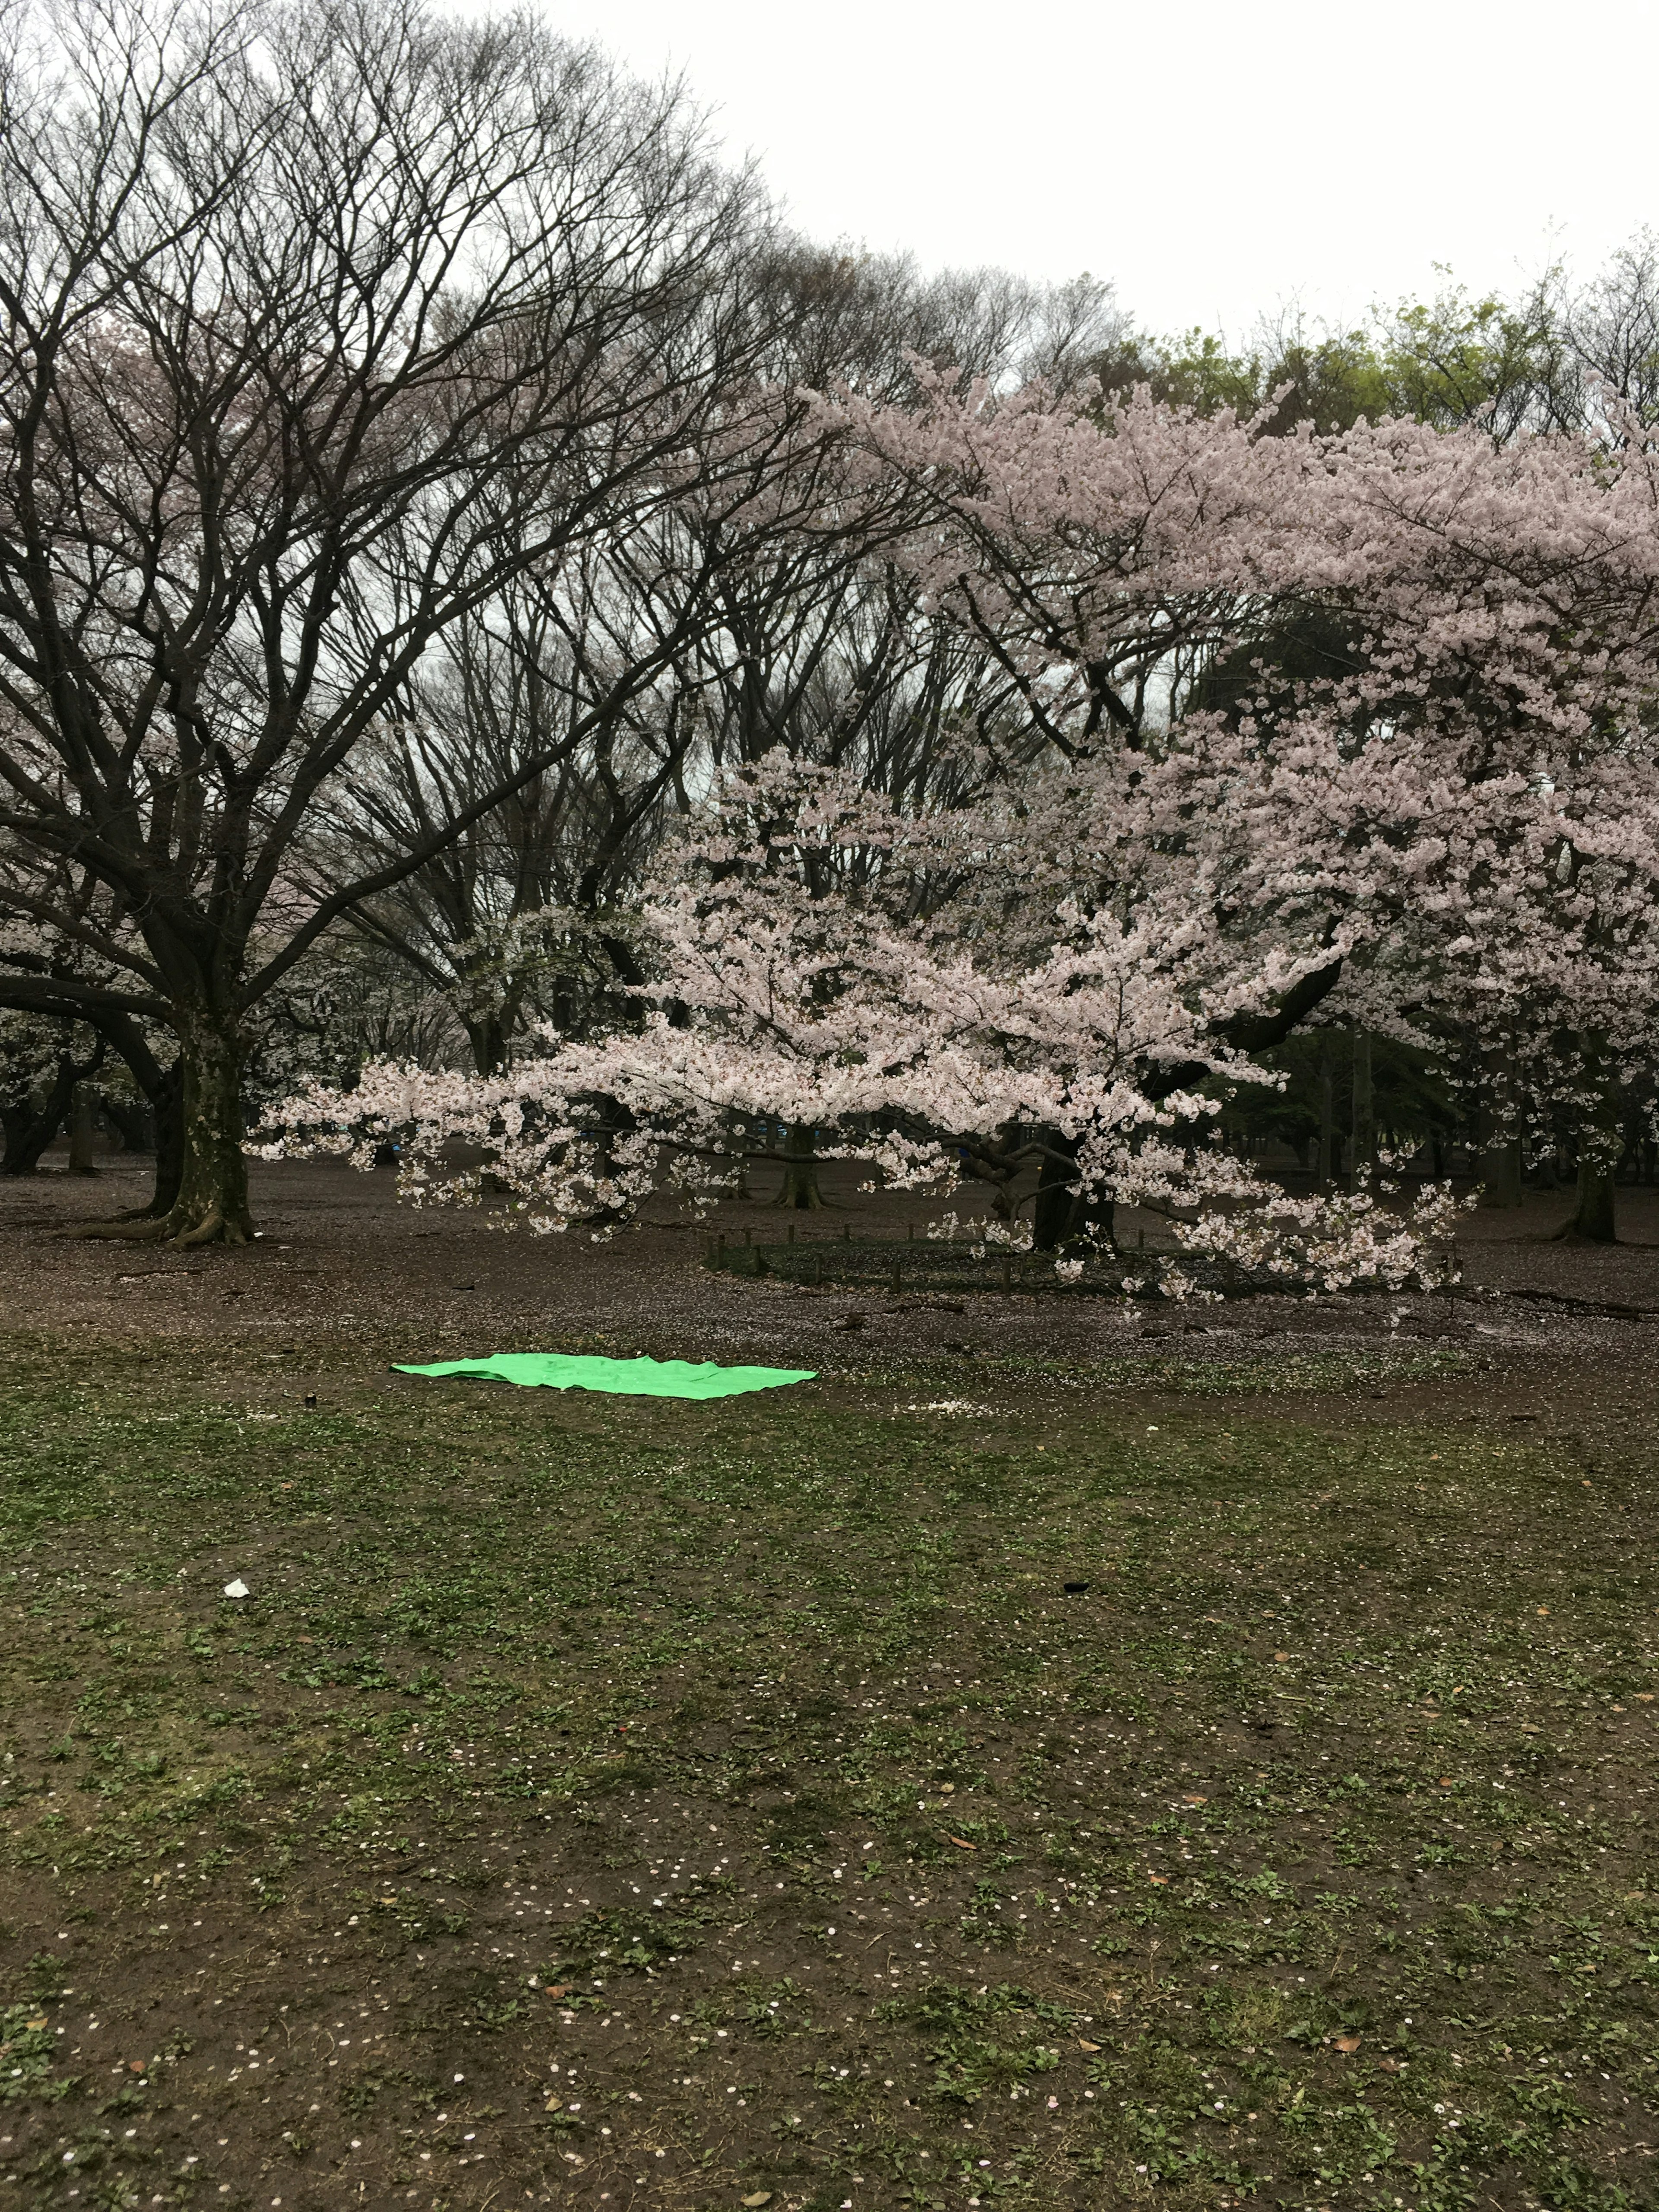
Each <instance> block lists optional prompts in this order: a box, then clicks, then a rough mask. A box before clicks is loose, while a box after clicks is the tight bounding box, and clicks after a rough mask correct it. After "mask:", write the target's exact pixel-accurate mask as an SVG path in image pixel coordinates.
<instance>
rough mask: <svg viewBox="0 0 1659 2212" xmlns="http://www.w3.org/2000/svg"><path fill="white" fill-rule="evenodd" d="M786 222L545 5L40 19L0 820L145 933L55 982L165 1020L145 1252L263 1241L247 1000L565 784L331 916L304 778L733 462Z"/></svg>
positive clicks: (52, 895) (12, 106)
mask: <svg viewBox="0 0 1659 2212" xmlns="http://www.w3.org/2000/svg"><path fill="white" fill-rule="evenodd" d="M766 220H767V218H766V216H765V211H764V210H763V207H762V205H761V204H760V203H759V201H758V198H757V194H756V192H755V191H754V188H753V186H752V185H751V184H750V181H749V180H748V179H745V178H744V177H741V176H738V177H733V176H730V175H727V174H726V173H722V172H720V170H719V169H718V168H717V167H714V165H713V164H712V163H711V161H710V160H709V159H708V155H707V154H706V152H705V150H704V148H703V145H702V140H701V137H700V132H699V127H698V125H697V122H696V118H695V117H693V116H691V115H690V114H689V113H688V112H687V110H686V109H685V106H684V102H683V100H681V98H680V96H679V94H678V92H677V91H676V90H675V89H674V88H672V87H667V88H657V89H648V88H641V87H640V86H639V85H637V84H635V83H633V82H629V81H628V80H626V79H624V78H622V77H620V76H618V75H617V73H616V72H615V71H614V70H611V69H610V68H609V67H608V66H607V65H606V64H605V63H604V62H603V61H602V60H600V59H599V58H598V57H597V56H596V55H595V54H594V53H593V52H591V51H589V50H587V49H585V48H581V47H577V46H571V45H569V44H568V43H567V42H564V41H562V40H558V39H556V38H554V37H552V36H550V35H549V34H547V33H544V32H543V31H541V30H539V29H538V28H537V27H534V26H533V25H532V24H531V23H530V22H529V21H526V19H523V18H512V19H506V20H501V21H486V22H482V23H478V24H471V25H460V24H455V23H451V22H447V21H441V20H438V19H436V18H434V17H431V16H428V15H426V14H425V13H423V12H422V9H421V8H420V7H419V5H418V4H416V0H345V4H339V5H325V6H322V7H314V6H313V7H307V8H301V7H298V6H289V7H278V8H276V9H258V10H255V9H252V8H250V9H247V10H246V12H239V11H238V10H236V9H234V8H233V9H211V10H210V9H204V10H201V11H197V9H193V8H192V7H191V6H189V5H185V4H179V5H171V6H167V7H165V8H163V9H160V10H159V11H158V10H156V9H149V10H147V9H146V8H145V6H143V5H142V4H141V5H139V6H137V7H128V6H126V5H124V4H121V0H107V4H100V0H92V4H85V5H71V6H70V7H68V8H65V9H62V10H59V11H57V12H53V13H49V14H48V13H37V14H33V15H22V16H21V17H15V18H14V19H12V23H11V26H10V28H9V43H8V45H7V46H6V49H5V51H4V52H3V56H0V441H3V447H0V717H3V726H0V829H3V830H5V831H6V832H8V833H9V837H10V840H11V843H12V847H13V849H14V851H15V854H17V855H18V856H19V865H18V866H16V867H15V868H14V870H13V872H12V880H11V884H10V887H9V908H10V911H11V912H12V914H13V915H17V916H21V917H24V918H32V919H33V920H34V921H37V922H39V923H40V925H42V926H43V927H56V926H58V925H60V924H61V923H62V922H63V921H64V914H63V910H62V905H61V901H60V900H59V898H58V891H57V889H56V886H57V885H58V884H59V883H60V881H61V880H62V876H63V872H64V869H65V868H66V867H67V868H68V869H69V870H70V873H71V874H73V875H79V876H84V877H85V878H89V879H91V880H93V881H94V882H96V883H97V884H100V885H101V886H103V887H105V888H106V889H107V890H109V891H110V892H111V893H112V896H114V898H115V899H116V901H117V902H118V906H119V908H120V918H121V921H122V925H123V926H122V927H121V928H119V929H118V930H117V931H114V932H110V933H100V932H99V931H97V930H95V929H91V930H90V932H89V935H88V949H89V950H90V951H93V952H94V953H95V954H96V956H97V957H99V958H100V960H102V961H104V962H106V963H107V965H108V967H109V968H110V969H111V970H112V973H113V975H114V977H115V980H114V981H102V980H100V981H99V983H98V984H97V986H96V987H95V988H94V987H92V986H90V985H84V984H79V983H77V982H76V979H75V978H73V977H61V976H60V977H58V978H57V979H56V980H55V984H54V988H55V990H56V993H57V995H58V999H60V1000H62V1002H63V1004H62V1006H61V1007H60V1008H58V1009H57V1010H59V1011H69V1012H82V1014H85V1015H90V1014H91V1013H92V1012H94V1011H101V1012H103V1013H104V1014H105V1015H106V1016H108V1017H109V1018H122V1017H125V1018H131V1019H132V1020H134V1021H136V1022H143V1021H154V1020H158V1019H159V1020H161V1021H164V1022H165V1023H166V1024H168V1025H169V1027H170V1028H171V1029H172V1030H173V1032H174V1033H175V1034H176V1036H177V1038H178V1043H179V1074H180V1085H181V1092H182V1113H183V1132H182V1134H183V1152H182V1162H181V1171H180V1177H179V1188H178V1190H177V1192H176V1194H174V1195H173V1198H172V1200H171V1203H170V1204H169V1205H168V1206H167V1210H166V1211H165V1212H163V1213H161V1214H159V1215H158V1216H157V1217H156V1218H155V1220H154V1221H153V1222H151V1223H149V1224H147V1225H145V1230H146V1233H153V1234H156V1235H161V1236H169V1237H179V1238H183V1239H185V1240H189V1241H199V1240H205V1239H210V1238H216V1237H222V1238H225V1239H227V1240H228V1241H232V1242H236V1241H240V1240H241V1239H243V1238H245V1237H246V1236H247V1235H248V1234H249V1233H250V1221H249V1215H248V1208H247V1200H246V1175H245V1169H244V1165H243V1160H242V1153H241V1127H240V1098H239V1079H240V1066H241V1060H242V1055H243V1052H244V1048H245V1024H246V1018H247V1015H248V1012H249V1010H250V1008H251V1007H252V1006H255V1005H256V1004H257V1003H258V1000H260V999H261V998H262V997H263V996H264V994H266V993H267V992H269V991H270V990H271V989H272V988H273V987H275V986H276V984H277V983H279V982H280V981H282V980H283V977H284V976H285V975H288V974H289V972H290V971H291V970H292V969H294V968H295V965H296V964H297V963H300V962H301V961H302V960H303V959H304V958H305V957H306V955H307V951H309V949H310V948H311V947H312V946H313V945H315V944H317V943H318V941H319V939H321V938H322V936H323V935H324V934H325V932H326V931H328V930H329V929H330V928H331V926H332V925H333V924H334V923H335V921H337V918H338V917H339V916H341V915H344V914H347V913H348V912H350V911H352V910H354V909H356V908H361V907H362V903H363V902H364V901H365V900H368V899H370V898H373V897H374V896H379V895H380V894H381V893H383V892H385V891H386V890H389V889H390V888H391V886H392V884H395V883H397V882H398V881H399V880H401V879H402V878H404V877H405V876H407V875H408V874H410V872H413V871H414V870H416V868H418V867H419V866H422V863H423V862H424V861H425V860H428V859H429V858H430V857H431V856H432V855H433V854H435V853H436V852H438V851H439V850H441V849H442V848H444V847H446V846H447V845H448V844H449V843H451V842H453V840H454V839H455V838H456V837H457V836H459V835H461V834H463V833H464V832H465V829H467V828H468V827H469V826H470V824H471V822H472V821H474V820H477V819H479V818H481V817H483V815H484V814H485V813H487V812H488V811H489V810H490V809H491V808H492V807H494V806H496V805H499V804H500V803H501V801H502V800H503V799H506V798H507V797H508V796H509V795H510V794H511V793H512V792H513V791H514V790H517V789H519V788H520V787H523V786H525V785H526V784H528V783H529V782H530V781H532V779H533V778H534V776H535V775H537V774H538V773H539V772H540V769H541V766H542V765H543V763H542V762H541V760H540V758H539V757H538V756H535V755H533V754H532V755H531V756H529V757H523V756H521V757H518V758H516V759H515V760H514V761H513V763H511V764H510V766H509V768H508V769H507V771H506V772H505V775H504V776H503V779H502V781H501V782H500V783H499V784H498V785H496V786H495V787H492V788H489V789H487V790H484V791H481V792H479V793H477V794H476V795H475V796H474V797H473V798H472V799H470V800H469V801H468V803H467V806H466V808H465V809H464V810H463V815H462V817H461V818H449V819H446V820H443V821H441V822H435V823H432V824H431V825H429V827H428V830H427V832H426V834H425V835H424V836H422V837H420V838H418V839H417V840H416V842H414V843H413V844H412V845H410V847H408V848H405V849H404V850H402V851H400V852H398V854H395V855H391V856H388V857H386V859H385V860H384V861H383V862H382V863H380V865H377V866H374V867H372V868H371V869H370V870H369V871H368V872H367V873H365V874H363V875H360V876H359V877H357V878H354V879H352V880H349V881H344V882H337V883H335V884H331V885H330V886H329V887H328V888H327V890H326V891H325V893H324V894H323V895H321V896H317V895H314V894H313V895H310V896H304V895H302V890H301V884H300V883H299V881H298V878H297V877H296V874H295V857H296V851H297V845H298V841H299V840H300V838H301V834H302V831H303V829H304V828H305V825H306V824H307V820H308V817H309V814H310V811H311V809H312V807H313V803H314V801H315V799H316V798H317V795H318V794H319V792H321V791H322V790H323V789H324V788H325V787H327V786H328V785H329V784H330V782H331V780H333V779H335V778H337V776H338V775H340V773H341V771H342V769H343V767H344V765H345V763H347V762H348V761H349V759H350V757H351V756H352V754H353V752H354V750H356V747H357V746H358V745H359V744H362V742H363V740H364V739H365V738H366V737H367V736H368V734H369V733H370V732H374V731H378V730H382V729H384V728H385V726H386V725H387V722H388V720H391V719H395V717H396V716H397V714H398V712H399V711H400V708H401V707H402V705H403V703H404V702H405V700H406V698H407V696H408V691H409V687H410V682H411V680H412V678H414V677H415V676H416V673H417V671H420V669H421V668H422V664H423V661H424V659H425V657H426V656H427V655H428V653H430V651H431V649H432V647H433V645H434V642H435V640H437V639H439V638H440V637H441V636H442V635H443V634H444V632H445V631H446V630H447V628H448V627H449V626H450V625H451V624H452V623H455V622H457V621H459V620H461V619H463V618H464V617H466V616H467V615H468V614H469V613H470V612H471V611H474V610H477V609H478V608H480V607H481V606H483V605H485V604H486V603H487V602H488V601H489V600H490V599H491V598H492V597H494V596H495V595H498V594H500V593H501V592H503V591H504V590H506V589H507V587H508V586H510V584H511V583H512V581H513V578H514V577H515V576H517V575H519V574H523V573H525V572H526V570H528V569H530V568H533V567H536V566H538V565H539V566H541V567H542V568H544V570H552V569H554V568H556V567H557V566H558V564H559V563H560V562H563V561H566V560H568V559H570V558H572V557H574V554H575V553H576V551H577V550H579V549H580V547H581V545H582V544H584V543H585V542H586V541H587V540H589V539H591V538H592V537H594V536H595V535H596V534H605V535H607V536H610V537H612V538H615V537H617V536H618V535H623V534H625V533H626V532H627V531H628V530H629V528H630V527H633V526H636V524H637V523H638V521H639V520H640V518H641V516H643V515H646V514H647V513H649V512H650V511H651V510H652V508H653V507H655V506H657V505H659V504H660V503H661V502H662V501H665V500H666V499H670V498H673V497H678V496H683V495H684V491H685V489H686V487H687V485H688V484H689V483H694V482H697V481H699V480H705V481H708V480H712V478H714V477H717V476H718V475H719V473H720V469H721V468H722V466H723V465H724V459H725V457H726V455H727V454H729V453H731V452H732V450H734V448H736V447H740V446H741V443H742V441H741V438H740V437H739V436H738V432H737V428H736V424H735V420H734V415H735V410H736V408H737V406H738V404H739V397H738V396H739V395H741V393H742V392H744V390H746V389H750V388H751V387H752V371H753V368H754V365H755V355H756V345H755V333H756V329H757V318H756V316H755V314H754V312H753V301H752V298H751V297H750V276H749V273H748V272H749V270H750V267H751V266H752V264H753V262H754V259H755V249H756V243H757V238H758V237H759V236H762V235H763V234H764V231H765V226H766ZM715 430H718V433H719V435H718V437H715V436H714V435H711V434H712V433H713V432H714V431H715ZM748 482H749V478H748V477H745V478H744V487H743V488H742V489H746V488H747V484H748ZM711 495H712V494H711ZM739 495H741V490H740V492H739ZM651 674H652V671H651V670H650V669H649V668H642V667H641V666H640V665H630V666H629V667H627V668H624V669H622V670H620V671H617V676H616V679H615V684H614V685H613V687H612V690H613V693H615V694H618V695H621V696H626V695H627V694H629V692H631V691H632V690H635V689H637V688H640V687H641V686H643V685H644V684H647V683H648V682H649V681H650V678H651ZM614 704H615V699H614V696H607V697H605V699H602V700H599V701H598V702H594V703H593V704H592V706H591V708H590V710H589V711H590V712H591V713H592V715H593V716H594V717H595V719H596V720H598V719H599V718H602V717H603V716H604V715H605V714H606V713H607V712H610V711H612V710H613V708H614ZM570 738H571V732H570V731H569V729H568V728H562V730H561V732H560V733H559V738H558V745H560V746H562V745H565V744H568V743H569V742H570ZM556 750H557V748H555V749H554V752H553V753H550V755H549V758H552V757H554V755H555V753H556ZM31 860H32V861H33V864H34V873H33V878H31V877H30V875H29V863H30V862H31ZM80 926H81V927H82V928H83V929H87V928H88V925H85V924H82V925H80Z"/></svg>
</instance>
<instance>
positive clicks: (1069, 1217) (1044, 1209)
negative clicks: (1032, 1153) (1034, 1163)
mask: <svg viewBox="0 0 1659 2212" xmlns="http://www.w3.org/2000/svg"><path fill="white" fill-rule="evenodd" d="M1043 1143H1044V1145H1045V1146H1046V1147H1047V1150H1046V1151H1045V1152H1044V1153H1043V1157H1042V1169H1041V1170H1040V1172H1039V1174H1038V1176H1037V1190H1036V1206H1035V1207H1034V1209H1033V1211H1032V1215H1031V1230H1032V1242H1033V1244H1034V1245H1035V1248H1036V1250H1037V1251H1039V1252H1058V1251H1059V1250H1060V1248H1061V1246H1062V1245H1063V1244H1065V1243H1066V1240H1067V1239H1068V1238H1069V1237H1072V1236H1073V1234H1074V1233H1075V1228H1076V1221H1077V1212H1078V1204H1077V1190H1076V1188H1075V1186H1076V1182H1077V1170H1076V1168H1075V1166H1074V1165H1073V1163H1072V1160H1071V1158H1067V1157H1066V1155H1067V1154H1069V1153H1071V1152H1073V1149H1074V1148H1073V1146H1069V1145H1067V1143H1066V1140H1065V1139H1063V1138H1061V1137H1058V1136H1056V1135H1055V1133H1054V1131H1053V1130H1052V1129H1047V1130H1045V1131H1044V1132H1043ZM1057 1155H1058V1157H1057Z"/></svg>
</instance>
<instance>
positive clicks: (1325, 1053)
mask: <svg viewBox="0 0 1659 2212" xmlns="http://www.w3.org/2000/svg"><path fill="white" fill-rule="evenodd" d="M1332 1047H1333V1039H1332V1036H1331V1033H1330V1031H1329V1030H1326V1032H1325V1042H1324V1046H1323V1048H1322V1052H1321V1054H1320V1060H1319V1155H1318V1165H1317V1167H1316V1170H1315V1173H1314V1182H1315V1186H1316V1188H1317V1189H1318V1191H1319V1194H1320V1195H1321V1196H1322V1197H1328V1196H1329V1195H1330V1194H1331V1192H1332V1191H1334V1189H1335V1188H1336V1070H1335V1068H1334V1066H1332V1064H1331V1054H1332Z"/></svg>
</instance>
